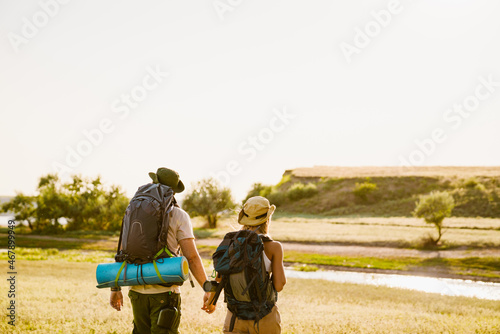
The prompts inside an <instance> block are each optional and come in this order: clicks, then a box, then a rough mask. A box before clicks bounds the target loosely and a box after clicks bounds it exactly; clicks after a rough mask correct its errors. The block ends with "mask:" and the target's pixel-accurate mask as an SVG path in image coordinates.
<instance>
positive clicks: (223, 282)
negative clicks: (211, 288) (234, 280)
mask: <svg viewBox="0 0 500 334" xmlns="http://www.w3.org/2000/svg"><path fill="white" fill-rule="evenodd" d="M227 279H228V276H227V275H222V278H221V281H220V282H219V285H218V286H217V290H215V294H214V298H212V300H211V301H210V304H209V305H215V304H217V300H218V299H219V296H220V293H221V292H222V289H224V286H225V285H226V283H227Z"/></svg>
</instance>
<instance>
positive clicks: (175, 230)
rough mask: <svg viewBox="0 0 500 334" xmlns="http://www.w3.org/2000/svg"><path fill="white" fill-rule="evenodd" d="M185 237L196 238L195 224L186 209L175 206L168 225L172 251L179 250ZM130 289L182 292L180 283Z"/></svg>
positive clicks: (169, 242) (140, 286)
mask: <svg viewBox="0 0 500 334" xmlns="http://www.w3.org/2000/svg"><path fill="white" fill-rule="evenodd" d="M183 239H194V234H193V225H192V224H191V220H190V219H189V215H188V214H187V213H186V211H184V210H182V209H181V208H178V207H176V206H175V207H174V208H173V210H172V217H171V219H170V223H169V226H168V234H167V244H168V248H169V249H170V250H171V251H174V252H178V251H179V247H180V246H179V241H181V240H183ZM130 290H132V291H135V292H138V293H144V294H153V293H163V292H168V291H172V292H175V293H180V292H181V287H180V286H178V285H173V286H170V287H166V286H161V285H157V284H151V285H134V286H131V287H130Z"/></svg>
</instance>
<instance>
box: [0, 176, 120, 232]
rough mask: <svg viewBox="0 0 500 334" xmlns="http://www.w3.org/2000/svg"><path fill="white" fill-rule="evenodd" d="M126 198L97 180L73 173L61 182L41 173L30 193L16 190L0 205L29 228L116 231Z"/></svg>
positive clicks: (117, 187)
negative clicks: (34, 191)
mask: <svg viewBox="0 0 500 334" xmlns="http://www.w3.org/2000/svg"><path fill="white" fill-rule="evenodd" d="M128 202H129V199H128V198H127V197H126V196H125V194H124V192H123V191H122V190H121V189H120V187H119V186H114V185H113V186H109V187H106V186H105V185H103V184H102V183H101V179H100V178H99V177H96V178H94V179H87V178H82V177H81V176H73V177H72V180H71V181H69V182H65V183H64V182H62V181H61V180H59V178H58V176H57V175H53V174H49V175H47V176H42V177H41V178H40V181H39V183H38V187H37V191H36V194H35V195H33V196H29V195H25V194H22V193H18V194H17V195H16V196H15V197H13V198H10V199H7V201H6V202H4V203H2V204H1V206H0V212H3V213H7V212H9V213H12V214H13V215H14V219H15V220H16V221H18V222H20V223H26V224H27V225H28V226H29V227H30V228H31V230H32V231H36V232H45V233H57V232H59V231H62V230H63V228H62V225H61V220H62V219H63V218H64V219H66V221H67V225H66V226H65V228H66V229H67V230H107V231H115V230H119V229H120V226H121V220H122V217H123V214H124V212H125V209H126V208H127V205H128Z"/></svg>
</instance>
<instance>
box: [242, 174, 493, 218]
mask: <svg viewBox="0 0 500 334" xmlns="http://www.w3.org/2000/svg"><path fill="white" fill-rule="evenodd" d="M433 190H446V191H449V192H450V193H451V194H452V195H453V197H454V198H455V202H456V207H455V209H454V210H453V216H457V217H493V218H498V217H500V167H445V166H437V167H411V168H407V167H329V166H318V167H311V168H297V169H293V170H287V171H285V173H284V174H283V178H282V180H281V181H280V182H279V183H278V184H276V185H273V186H265V185H262V184H255V185H254V187H253V189H252V190H251V191H250V192H249V194H248V195H249V196H255V195H262V196H266V197H268V198H269V200H270V201H271V202H272V203H275V204H277V205H278V207H279V211H278V212H280V211H281V212H289V213H295V214H322V215H328V216H352V215H356V216H358V215H359V216H411V212H412V211H413V210H414V208H415V202H416V201H417V200H418V196H419V195H423V194H428V193H430V192H431V191H433Z"/></svg>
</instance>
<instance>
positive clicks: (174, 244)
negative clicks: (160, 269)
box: [110, 167, 215, 334]
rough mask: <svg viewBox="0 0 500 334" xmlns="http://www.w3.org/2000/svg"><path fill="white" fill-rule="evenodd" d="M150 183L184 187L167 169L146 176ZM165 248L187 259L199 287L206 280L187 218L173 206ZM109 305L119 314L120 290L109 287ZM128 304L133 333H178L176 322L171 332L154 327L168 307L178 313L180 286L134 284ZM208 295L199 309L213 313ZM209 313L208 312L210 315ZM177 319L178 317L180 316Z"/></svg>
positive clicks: (184, 213) (179, 189) (171, 171)
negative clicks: (131, 313) (132, 317)
mask: <svg viewBox="0 0 500 334" xmlns="http://www.w3.org/2000/svg"><path fill="white" fill-rule="evenodd" d="M149 176H150V177H151V178H152V180H153V183H161V184H164V185H166V186H168V187H170V188H172V190H173V191H174V193H180V192H182V191H184V184H183V183H182V182H181V180H180V179H179V174H178V173H177V172H175V171H173V170H171V169H168V168H163V167H162V168H158V170H157V172H156V173H149ZM167 244H168V248H169V249H171V250H175V251H178V250H179V248H180V250H181V251H182V254H183V255H184V256H185V257H186V258H187V260H188V263H189V269H190V270H191V272H192V273H193V275H194V277H195V279H196V280H197V281H198V283H199V284H200V286H203V283H204V282H205V281H206V280H207V275H206V273H205V269H204V267H203V264H202V262H201V258H200V255H199V253H198V250H197V249H196V245H195V243H194V234H193V226H192V224H191V220H190V219H189V215H188V214H187V213H186V212H185V211H184V210H182V209H181V208H179V207H177V206H174V208H173V209H172V216H171V219H170V223H169V228H168V235H167ZM111 290H112V291H111V296H110V304H111V306H112V307H113V308H115V309H116V310H118V311H120V310H121V307H122V306H123V295H122V293H121V289H120V288H119V287H118V288H112V289H111ZM128 295H129V297H130V302H131V304H132V310H133V314H134V330H133V332H132V333H133V334H146V333H147V334H149V333H152V334H163V333H166V334H176V333H178V327H179V321H180V318H179V319H178V321H175V322H174V325H173V326H172V328H170V329H166V328H162V327H159V326H158V325H157V322H158V317H159V314H160V311H161V310H162V309H164V308H167V307H170V308H171V307H175V308H177V310H178V311H179V313H180V310H181V298H180V286H178V285H173V286H170V287H166V286H162V285H135V286H132V287H131V288H130V291H129V294H128ZM209 297H210V294H209V293H208V292H207V293H205V295H204V297H203V307H202V309H203V310H205V311H207V312H209V311H211V312H213V310H214V309H215V306H213V305H209V306H207V305H206V304H207V301H208V298H209ZM211 312H210V313H211ZM179 317H180V315H179Z"/></svg>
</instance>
